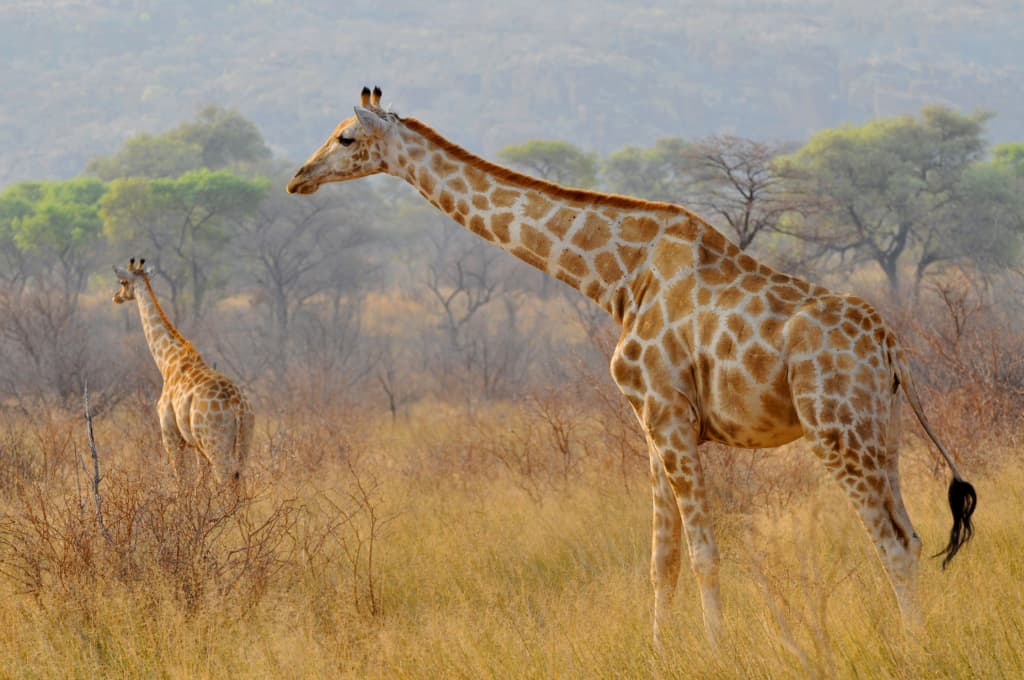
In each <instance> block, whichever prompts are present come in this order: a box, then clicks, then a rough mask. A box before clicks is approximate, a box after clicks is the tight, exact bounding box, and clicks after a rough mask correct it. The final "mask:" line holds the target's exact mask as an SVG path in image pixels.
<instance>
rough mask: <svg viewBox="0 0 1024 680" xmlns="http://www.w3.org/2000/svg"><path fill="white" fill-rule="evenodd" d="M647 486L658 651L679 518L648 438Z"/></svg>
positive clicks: (674, 569)
mask: <svg viewBox="0 0 1024 680" xmlns="http://www.w3.org/2000/svg"><path fill="white" fill-rule="evenodd" d="M647 451H648V455H649V456H650V465H651V486H652V489H653V491H654V519H653V521H652V534H653V535H652V536H651V582H652V584H653V585H654V644H655V646H656V647H658V648H659V649H660V648H661V629H662V627H663V626H664V622H665V616H666V615H667V614H668V612H669V610H670V609H671V607H672V600H673V599H674V598H675V592H676V584H677V583H678V581H679V566H680V561H681V553H682V551H681V548H682V540H683V539H682V528H683V518H682V516H681V515H680V514H679V506H678V505H677V504H676V498H675V493H674V492H673V491H672V486H671V485H670V484H669V481H668V477H667V476H666V475H665V466H664V465H663V464H662V462H661V454H660V453H658V449H657V447H655V446H654V443H653V442H652V441H651V440H650V438H649V437H648V439H647Z"/></svg>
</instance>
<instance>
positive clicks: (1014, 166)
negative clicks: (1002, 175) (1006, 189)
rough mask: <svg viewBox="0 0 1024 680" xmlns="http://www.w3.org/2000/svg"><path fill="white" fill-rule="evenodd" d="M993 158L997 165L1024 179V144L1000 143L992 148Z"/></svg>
mask: <svg viewBox="0 0 1024 680" xmlns="http://www.w3.org/2000/svg"><path fill="white" fill-rule="evenodd" d="M992 160H993V164H994V165H995V166H996V167H999V168H1002V169H1004V170H1008V171H1010V172H1012V173H1013V174H1014V175H1016V176H1017V178H1019V179H1022V180H1024V144H1020V143H1014V144H1000V145H998V146H996V147H994V148H993V149H992Z"/></svg>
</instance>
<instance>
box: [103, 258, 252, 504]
mask: <svg viewBox="0 0 1024 680" xmlns="http://www.w3.org/2000/svg"><path fill="white" fill-rule="evenodd" d="M145 263H146V261H145V260H144V259H140V260H139V261H138V264H136V262H135V258H132V259H131V260H130V261H129V263H128V268H127V269H124V268H121V267H118V266H116V265H115V266H114V273H115V274H116V275H117V278H118V280H119V282H120V287H119V288H118V290H117V292H116V293H115V294H114V303H116V304H122V303H124V302H128V301H129V300H136V301H137V302H138V306H139V316H140V318H141V320H142V330H143V332H144V333H145V335H146V342H147V344H148V345H149V350H150V353H151V354H152V355H153V360H154V361H155V362H156V365H157V368H159V369H160V375H161V376H162V377H163V389H162V390H161V392H160V399H159V401H158V402H157V407H156V408H157V416H158V417H159V419H160V433H161V436H162V439H163V445H164V449H165V451H166V452H167V456H168V458H169V459H170V463H171V467H172V469H173V470H174V474H175V476H177V477H178V479H179V481H190V480H187V479H185V473H186V471H187V470H188V469H189V467H190V466H189V461H188V460H187V459H186V455H188V452H189V449H192V450H193V451H194V453H193V455H194V456H196V457H198V456H202V459H203V460H205V461H206V462H207V463H208V464H209V467H210V468H211V469H212V470H213V474H214V477H215V478H216V480H217V482H218V483H224V482H228V483H230V484H232V485H236V486H237V484H238V483H239V481H240V480H241V476H242V471H243V469H244V467H245V463H246V459H247V458H248V456H249V449H250V448H251V446H252V436H253V423H254V415H253V410H252V407H251V406H250V405H249V400H248V399H247V398H246V396H245V394H244V393H243V392H242V390H241V389H240V388H239V387H238V386H237V385H235V383H234V382H232V381H231V380H230V379H229V378H227V377H226V376H224V375H223V374H222V373H220V372H219V371H216V370H215V369H213V368H211V367H210V366H209V365H208V364H207V363H206V362H205V361H204V360H203V358H202V357H201V356H200V355H199V352H198V351H196V349H195V347H193V346H192V343H191V342H189V341H188V340H186V339H185V338H184V336H182V335H181V333H179V332H178V329H176V328H175V327H174V325H173V324H172V323H171V322H170V320H169V319H168V318H167V315H166V314H165V313H164V310H163V309H162V308H161V307H160V303H159V302H158V301H157V298H156V294H155V293H154V292H153V285H152V283H151V282H150V278H149V275H150V273H151V272H152V270H151V269H149V268H147V267H146V266H145Z"/></svg>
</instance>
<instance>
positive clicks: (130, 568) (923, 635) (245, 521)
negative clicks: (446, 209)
mask: <svg viewBox="0 0 1024 680" xmlns="http://www.w3.org/2000/svg"><path fill="white" fill-rule="evenodd" d="M940 406H941V405H940ZM146 409H147V407H144V406H143V405H141V404H139V405H133V404H132V403H130V402H127V401H126V402H123V403H122V404H121V405H120V406H119V407H118V408H117V409H115V410H114V411H112V412H107V413H104V414H102V415H100V416H97V418H96V420H95V424H96V438H97V442H98V453H99V458H100V463H101V471H102V474H103V475H104V477H103V479H102V480H101V483H100V493H101V499H102V503H103V504H102V511H103V513H104V521H105V525H106V527H107V528H108V531H109V534H110V535H109V539H108V538H105V537H104V536H103V535H102V533H101V532H100V531H99V529H98V525H97V520H96V506H95V502H94V499H93V497H92V494H91V488H90V482H91V479H90V467H89V466H83V465H82V463H83V462H85V461H86V460H87V458H88V454H89V452H88V446H87V442H86V438H85V430H84V424H83V423H82V418H81V415H80V414H78V413H67V414H53V415H51V416H50V417H49V418H47V419H46V420H45V421H42V422H40V421H29V420H25V419H17V418H14V417H9V418H7V419H6V420H4V422H3V425H2V427H3V430H2V433H0V442H2V447H3V453H4V455H3V457H2V459H0V676H2V677H14V678H23V677H24V678H44V677H45V678H50V677H75V678H85V677H88V678H96V677H172V678H178V677H182V678H185V677H187V678H193V677H195V678H219V677H233V678H237V677H260V678H262V677H288V678H296V677H299V678H305V677H308V678H319V677H353V678H438V677H445V678H463V677H465V678H532V677H586V678H594V677H601V678H603V677H629V678H634V677H655V676H657V677H730V678H732V677H771V678H778V677H882V678H888V677H892V678H927V677H1021V676H1022V674H1024V617H1022V612H1024V583H1022V575H1024V551H1022V550H1021V546H1022V545H1024V526H1022V523H1021V518H1022V517H1024V492H1022V491H1021V489H1024V466H1022V465H1021V456H1020V452H1019V451H1018V450H1014V449H1013V448H1004V449H1002V450H999V449H998V448H997V442H998V439H999V438H998V437H997V436H994V437H993V439H992V440H982V441H977V442H976V447H988V450H990V451H992V457H991V459H990V460H989V464H988V465H987V466H985V467H984V468H979V469H978V470H975V471H973V472H975V474H973V475H971V477H972V481H973V482H974V483H975V485H976V487H977V489H978V494H979V509H978V513H977V515H976V521H977V527H978V533H977V536H976V538H975V540H974V541H973V542H972V543H971V544H969V546H968V547H967V549H965V550H964V551H963V552H962V553H961V555H959V556H958V557H957V559H956V560H955V561H954V562H953V563H952V565H951V567H950V568H949V569H948V570H947V571H945V572H942V571H940V569H939V564H938V561H937V560H925V561H924V562H923V564H922V565H921V570H920V589H919V591H920V606H921V610H922V620H921V623H920V626H919V628H917V629H915V630H911V631H906V630H904V629H903V627H902V625H901V623H900V620H899V618H898V612H897V609H896V604H895V601H894V598H893V596H892V593H891V591H890V589H889V586H888V582H887V581H886V579H885V577H884V575H883V573H882V567H881V565H880V563H879V561H878V559H877V558H876V557H875V555H874V553H873V549H872V547H871V544H870V541H869V539H868V537H867V534H866V532H865V531H864V530H863V528H862V527H861V526H860V525H859V523H858V521H857V519H856V516H855V514H854V512H853V510H852V509H851V508H850V506H849V504H848V503H847V501H846V500H845V498H844V497H843V495H842V493H841V492H840V491H839V490H838V489H837V488H836V487H835V485H834V484H833V483H832V482H831V481H830V480H829V479H827V478H826V477H825V475H824V474H823V472H822V471H821V470H820V469H819V466H818V465H817V463H816V461H815V460H814V459H813V457H812V456H811V454H810V453H809V452H808V451H806V450H805V449H804V447H803V446H802V445H800V444H794V445H792V446H789V447H786V448H784V449H781V450H777V451H770V452H747V451H730V450H728V449H724V448H711V449H709V450H707V451H706V452H705V454H704V455H705V459H706V461H707V468H708V475H709V476H710V477H711V479H712V482H713V484H712V486H713V488H714V490H715V504H716V507H715V511H716V526H717V531H718V536H719V541H720V545H721V550H722V586H723V597H724V607H725V615H726V636H725V639H724V641H723V643H722V644H721V646H720V648H718V649H713V648H711V647H710V646H709V645H708V644H707V642H706V641H705V638H704V632H703V629H702V626H701V623H700V621H701V615H700V609H699V602H698V597H697V595H696V593H695V586H694V583H693V580H692V578H691V577H690V576H689V573H688V571H684V573H683V575H682V577H681V579H680V587H679V592H678V595H677V603H676V608H675V611H674V613H673V614H672V616H671V624H670V625H669V626H667V632H666V640H665V650H664V653H663V654H658V653H656V651H655V650H654V649H653V648H652V638H651V630H650V629H651V613H652V612H651V604H652V595H651V587H650V582H649V576H648V572H649V566H648V564H649V551H650V547H649V540H650V539H649V534H650V521H651V520H650V504H651V501H650V492H649V489H648V488H647V486H648V485H647V481H646V479H647V473H646V463H645V462H644V460H643V459H642V457H641V456H640V455H639V454H638V452H637V451H636V450H631V451H629V452H627V453H626V455H623V452H622V451H621V450H618V449H616V448H615V442H616V441H617V438H618V437H620V436H621V432H617V431H615V430H614V428H611V427H610V425H611V424H613V423H612V421H613V420H614V418H612V417H610V416H609V415H608V414H607V413H603V412H601V411H600V407H599V406H596V405H594V404H593V403H592V402H579V401H576V400H574V399H572V398H570V397H568V396H564V395H563V396H562V397H561V398H559V397H558V396H557V395H553V394H548V395H545V396H543V397H537V398H533V399H528V400H524V401H522V402H515V403H504V404H498V405H492V406H489V407H487V408H478V409H476V410H475V411H474V412H473V413H468V412H466V411H465V410H464V409H462V408H456V407H445V406H442V405H437V404H420V405H419V406H418V407H417V408H414V409H412V410H411V413H410V415H409V417H408V418H403V419H399V420H398V421H397V422H394V423H392V422H391V420H390V419H381V420H377V419H375V418H372V417H370V416H367V415H365V414H360V413H358V412H357V411H355V410H344V409H341V408H339V409H334V410H330V411H322V412H315V411H312V410H310V409H300V408H294V409H290V410H288V411H287V412H283V411H282V413H280V414H279V415H278V416H276V417H274V418H273V419H271V418H269V417H264V418H262V420H261V422H260V426H259V427H260V435H259V437H258V439H259V442H258V451H257V453H256V454H255V456H254V460H253V466H252V468H251V474H250V479H249V480H248V481H247V483H246V488H245V491H244V493H243V494H242V495H241V496H240V497H239V498H237V499H234V498H230V497H229V496H226V495H224V494H219V493H216V492H215V490H212V489H209V488H206V487H203V488H200V489H184V490H183V489H180V488H179V487H178V486H177V485H176V483H175V482H174V481H173V479H172V478H171V476H170V474H169V470H168V469H167V466H166V465H165V463H164V462H163V455H162V452H161V449H160V446H159V433H158V431H157V429H156V424H155V422H154V419H153V418H152V417H151V414H150V413H149V412H148V411H147V410H146ZM940 411H941V408H940ZM965 418H966V419H969V414H965ZM943 426H944V428H946V429H950V428H955V426H956V423H954V422H945V423H943ZM909 429H910V426H909V424H908V430H909ZM976 453H977V452H976ZM933 461H934V459H933V456H932V454H930V453H929V452H928V451H927V450H926V449H925V448H924V447H923V445H922V444H921V443H920V442H919V440H918V439H916V438H915V437H911V436H908V437H907V443H906V445H905V455H904V457H903V474H904V488H905V492H904V494H905V498H906V502H907V505H908V507H909V510H910V513H911V516H912V517H913V519H914V521H915V525H916V527H917V530H918V533H919V534H920V535H921V536H922V537H923V539H924V541H925V549H926V551H927V550H931V551H933V552H934V551H936V550H938V549H939V547H941V546H942V545H943V544H944V542H945V537H946V536H947V534H948V531H949V526H950V520H949V516H948V507H947V506H946V501H945V488H946V483H947V480H946V479H945V473H944V471H942V470H939V471H938V472H936V469H935V467H934V464H933ZM90 465H91V463H90Z"/></svg>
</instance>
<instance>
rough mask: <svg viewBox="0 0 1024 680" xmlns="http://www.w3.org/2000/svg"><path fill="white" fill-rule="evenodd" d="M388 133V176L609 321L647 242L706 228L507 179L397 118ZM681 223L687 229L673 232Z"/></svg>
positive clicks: (650, 206) (695, 221) (633, 291)
mask: <svg viewBox="0 0 1024 680" xmlns="http://www.w3.org/2000/svg"><path fill="white" fill-rule="evenodd" d="M395 134H397V135H398V136H399V138H400V139H401V143H400V144H399V145H398V146H397V148H396V149H395V150H394V151H393V152H392V153H391V156H390V157H389V158H388V160H387V172H389V173H390V174H393V175H396V176H398V177H401V178H402V179H404V180H406V181H407V182H408V183H409V184H411V185H412V186H413V187H415V188H416V189H417V190H418V191H419V192H420V194H422V195H423V197H424V198H426V199H427V200H428V201H430V203H432V204H433V205H434V206H436V207H437V208H438V209H439V210H441V211H442V212H444V213H445V214H447V215H448V216H449V217H451V218H452V219H453V220H455V221H456V222H458V223H459V224H461V225H462V226H464V227H466V228H467V229H469V230H470V231H472V232H474V233H476V234H478V235H479V236H481V237H483V238H485V239H487V240H488V241H491V242H492V243H495V244H497V245H498V246H500V247H501V248H503V249H504V250H506V251H508V252H509V253H511V254H512V255H514V256H516V257H518V258H519V259H521V260H523V261H524V262H526V263H528V264H530V265H532V266H534V267H536V268H537V269H540V270H541V271H544V272H547V273H548V274H550V275H551V276H554V277H555V278H557V279H559V280H561V281H563V282H565V283H566V284H568V285H570V286H572V287H573V288H576V289H577V290H579V291H580V292H582V293H583V294H584V295H586V296H587V297H589V298H591V299H592V300H594V301H595V302H597V303H598V304H599V305H600V306H601V307H603V308H604V309H605V310H606V311H608V312H609V313H610V314H611V315H612V316H613V317H615V318H616V319H617V320H621V319H622V318H623V316H624V315H625V313H626V311H627V310H626V308H627V306H629V305H630V304H631V303H635V302H636V301H637V299H638V297H639V295H641V294H642V293H639V294H638V291H637V288H638V287H643V285H644V283H643V277H641V276H640V275H639V274H640V272H641V271H643V270H644V269H645V268H646V267H645V264H648V258H649V257H650V255H651V252H650V250H651V247H652V244H653V243H654V241H655V239H656V238H657V237H658V236H659V235H662V234H663V233H666V231H668V230H669V229H673V230H675V231H678V232H679V234H676V236H677V238H679V239H680V240H679V244H680V246H681V247H684V248H688V247H692V246H693V245H694V238H693V237H694V235H695V234H696V233H697V232H695V231H693V229H696V228H698V226H707V225H704V223H703V222H702V221H700V220H699V218H697V217H696V216H695V215H693V214H692V213H690V212H689V211H687V210H686V209H685V208H682V207H680V206H676V205H670V204H667V203H653V202H648V201H643V200H640V199H635V198H630V197H626V196H614V195H609V194H602V193H598V192H592V191H584V190H580V189H568V188H565V187H562V186H559V185H557V184H554V183H551V182H547V181H544V180H539V179H536V178H533V177H529V176H527V175H523V174H520V173H517V172H514V171H512V170H509V169H508V168H504V167H502V166H499V165H496V164H494V163H490V162H488V161H486V160H484V159H482V158H479V157H477V156H475V155H473V154H471V153H470V152H468V151H466V150H465V149H463V148H461V147H459V146H457V145H456V144H454V143H452V142H450V141H448V140H446V139H445V138H443V137H442V136H441V135H439V134H438V133H437V132H435V131H434V130H432V129H431V128H429V127H427V126H426V125H424V124H423V123H421V122H419V121H417V120H415V119H411V118H404V119H401V120H400V122H399V127H398V130H397V131H396V132H395ZM681 222H685V223H687V224H689V225H690V226H691V227H692V229H690V230H689V231H686V230H682V231H681V230H680V229H679V228H678V227H679V224H680V223H681ZM707 228H708V229H710V227H707ZM711 231H714V230H711ZM684 232H685V233H684ZM687 239H689V240H688V241H687Z"/></svg>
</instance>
